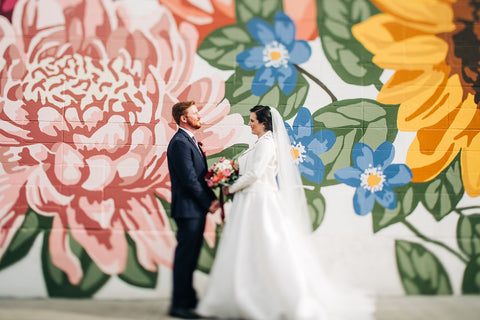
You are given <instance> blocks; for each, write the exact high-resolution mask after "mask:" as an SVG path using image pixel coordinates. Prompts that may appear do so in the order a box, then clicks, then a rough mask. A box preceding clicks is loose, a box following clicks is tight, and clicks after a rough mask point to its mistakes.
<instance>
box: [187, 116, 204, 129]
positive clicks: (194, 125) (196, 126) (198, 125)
mask: <svg viewBox="0 0 480 320" xmlns="http://www.w3.org/2000/svg"><path fill="white" fill-rule="evenodd" d="M187 123H188V125H189V126H190V127H192V128H193V129H200V128H201V127H202V123H201V122H200V121H197V122H194V121H192V120H191V119H190V118H187Z"/></svg>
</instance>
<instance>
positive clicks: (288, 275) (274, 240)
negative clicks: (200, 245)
mask: <svg viewBox="0 0 480 320" xmlns="http://www.w3.org/2000/svg"><path fill="white" fill-rule="evenodd" d="M272 113H273V112H272ZM282 124H283V122H282ZM276 148H277V145H276V143H275V140H274V138H273V134H272V132H271V131H268V132H267V133H265V134H264V135H263V136H261V137H260V138H259V139H258V140H257V142H256V143H255V145H254V146H253V147H251V148H250V149H248V150H247V151H246V152H244V153H243V154H242V155H241V156H240V157H239V166H240V178H239V179H238V180H237V181H236V182H235V183H234V184H233V185H232V186H231V187H230V192H232V193H233V192H235V197H234V201H233V204H232V207H231V211H230V213H229V215H228V217H227V221H226V223H225V227H224V230H223V233H222V237H221V240H220V244H219V246H218V250H217V253H216V258H215V261H214V264H213V266H212V269H211V272H210V278H209V283H208V287H207V291H206V294H205V296H204V297H203V298H202V299H201V300H200V303H199V305H198V307H197V312H198V313H199V314H200V315H203V316H213V317H215V318H220V319H288V320H290V319H292V320H293V319H295V320H296V319H332V320H336V319H352V320H353V319H355V320H361V319H373V315H372V314H373V303H372V301H371V300H369V299H367V298H366V297H365V296H363V295H361V294H358V293H354V292H352V290H351V289H346V288H339V287H338V286H337V285H336V284H335V283H333V284H332V283H329V281H328V279H327V278H326V276H325V275H324V273H323V271H322V269H321V267H320V264H319V262H318V261H317V260H316V258H315V254H321V253H319V252H314V251H313V249H312V248H311V246H310V244H309V241H311V240H310V237H309V235H310V234H309V232H303V231H302V230H301V228H299V225H300V223H298V221H292V219H291V216H295V215H291V212H286V210H297V209H298V210H299V208H300V207H301V203H298V204H289V203H287V202H286V201H288V199H285V197H288V195H283V194H282V193H281V192H279V187H278V185H279V182H278V180H277V179H278V178H279V176H278V162H277V154H278V153H277V152H276V151H277V150H276ZM302 192H303V190H302ZM297 205H298V206H297ZM289 208H293V209H289ZM289 215H290V216H289Z"/></svg>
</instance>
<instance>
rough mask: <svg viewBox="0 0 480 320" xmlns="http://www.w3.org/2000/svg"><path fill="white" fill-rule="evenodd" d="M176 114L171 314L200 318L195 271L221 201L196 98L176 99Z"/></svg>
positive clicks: (171, 165)
mask: <svg viewBox="0 0 480 320" xmlns="http://www.w3.org/2000/svg"><path fill="white" fill-rule="evenodd" d="M172 116H173V119H174V120H175V122H176V123H177V125H178V127H179V129H178V131H177V133H176V134H175V135H174V136H173V138H172V140H170V143H169V144H168V149H167V159H168V170H169V172H170V180H171V183H172V204H171V207H170V208H171V215H172V217H173V218H174V219H175V222H176V224H177V248H176V250H175V258H174V262H173V295H172V305H171V308H170V312H169V315H170V316H173V317H178V318H184V319H196V318H198V315H196V314H195V312H194V311H193V309H194V308H195V306H196V304H197V296H196V292H195V289H194V288H193V272H194V271H195V269H196V268H197V263H198V257H199V255H200V249H201V247H202V242H203V231H204V228H205V219H206V215H207V212H212V213H213V212H215V211H216V210H217V209H218V208H219V202H218V200H216V198H215V194H214V193H213V192H212V190H211V189H210V188H209V187H208V186H207V183H206V182H205V174H206V173H207V170H208V167H207V158H206V157H205V154H204V153H203V150H202V148H201V145H200V144H199V143H197V140H196V139H195V136H194V135H193V133H194V132H195V130H197V129H199V128H200V127H201V126H202V124H201V122H200V115H199V114H198V109H197V106H196V105H195V102H194V101H183V102H178V103H176V104H175V105H174V106H173V108H172Z"/></svg>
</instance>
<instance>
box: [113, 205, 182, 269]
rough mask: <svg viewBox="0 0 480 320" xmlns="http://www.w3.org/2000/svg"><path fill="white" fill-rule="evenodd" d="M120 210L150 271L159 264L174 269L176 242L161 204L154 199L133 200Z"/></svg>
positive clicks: (141, 258)
mask: <svg viewBox="0 0 480 320" xmlns="http://www.w3.org/2000/svg"><path fill="white" fill-rule="evenodd" d="M127 204H128V206H127V207H126V208H125V210H123V209H122V210H121V211H120V212H121V215H122V220H123V222H124V224H125V226H126V228H127V230H128V234H129V235H130V236H131V237H132V239H133V240H134V241H135V244H136V246H137V258H138V261H139V262H140V264H141V265H142V266H143V267H144V268H145V269H147V270H150V271H156V270H157V265H158V264H163V265H165V266H167V267H169V268H171V267H172V262H173V254H174V250H175V245H176V240H175V235H174V233H173V231H172V230H171V229H170V224H169V221H168V217H167V215H166V213H165V210H164V209H163V207H162V205H161V203H160V202H159V201H158V200H156V199H155V198H154V197H153V196H145V197H142V198H140V199H135V198H132V199H130V200H128V202H127Z"/></svg>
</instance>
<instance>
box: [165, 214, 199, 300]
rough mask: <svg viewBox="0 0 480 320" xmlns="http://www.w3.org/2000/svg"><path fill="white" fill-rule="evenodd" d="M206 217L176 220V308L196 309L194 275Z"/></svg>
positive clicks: (174, 289)
mask: <svg viewBox="0 0 480 320" xmlns="http://www.w3.org/2000/svg"><path fill="white" fill-rule="evenodd" d="M205 220H206V217H205V216H203V217H202V218H175V222H176V224H177V248H176V249H175V260H174V263H173V300H172V306H173V307H175V308H194V307H195V305H196V303H197V294H196V292H195V289H194V288H193V273H194V271H195V269H196V268H197V264H198V258H199V256H200V250H201V248H202V243H203V232H204V229H205Z"/></svg>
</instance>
